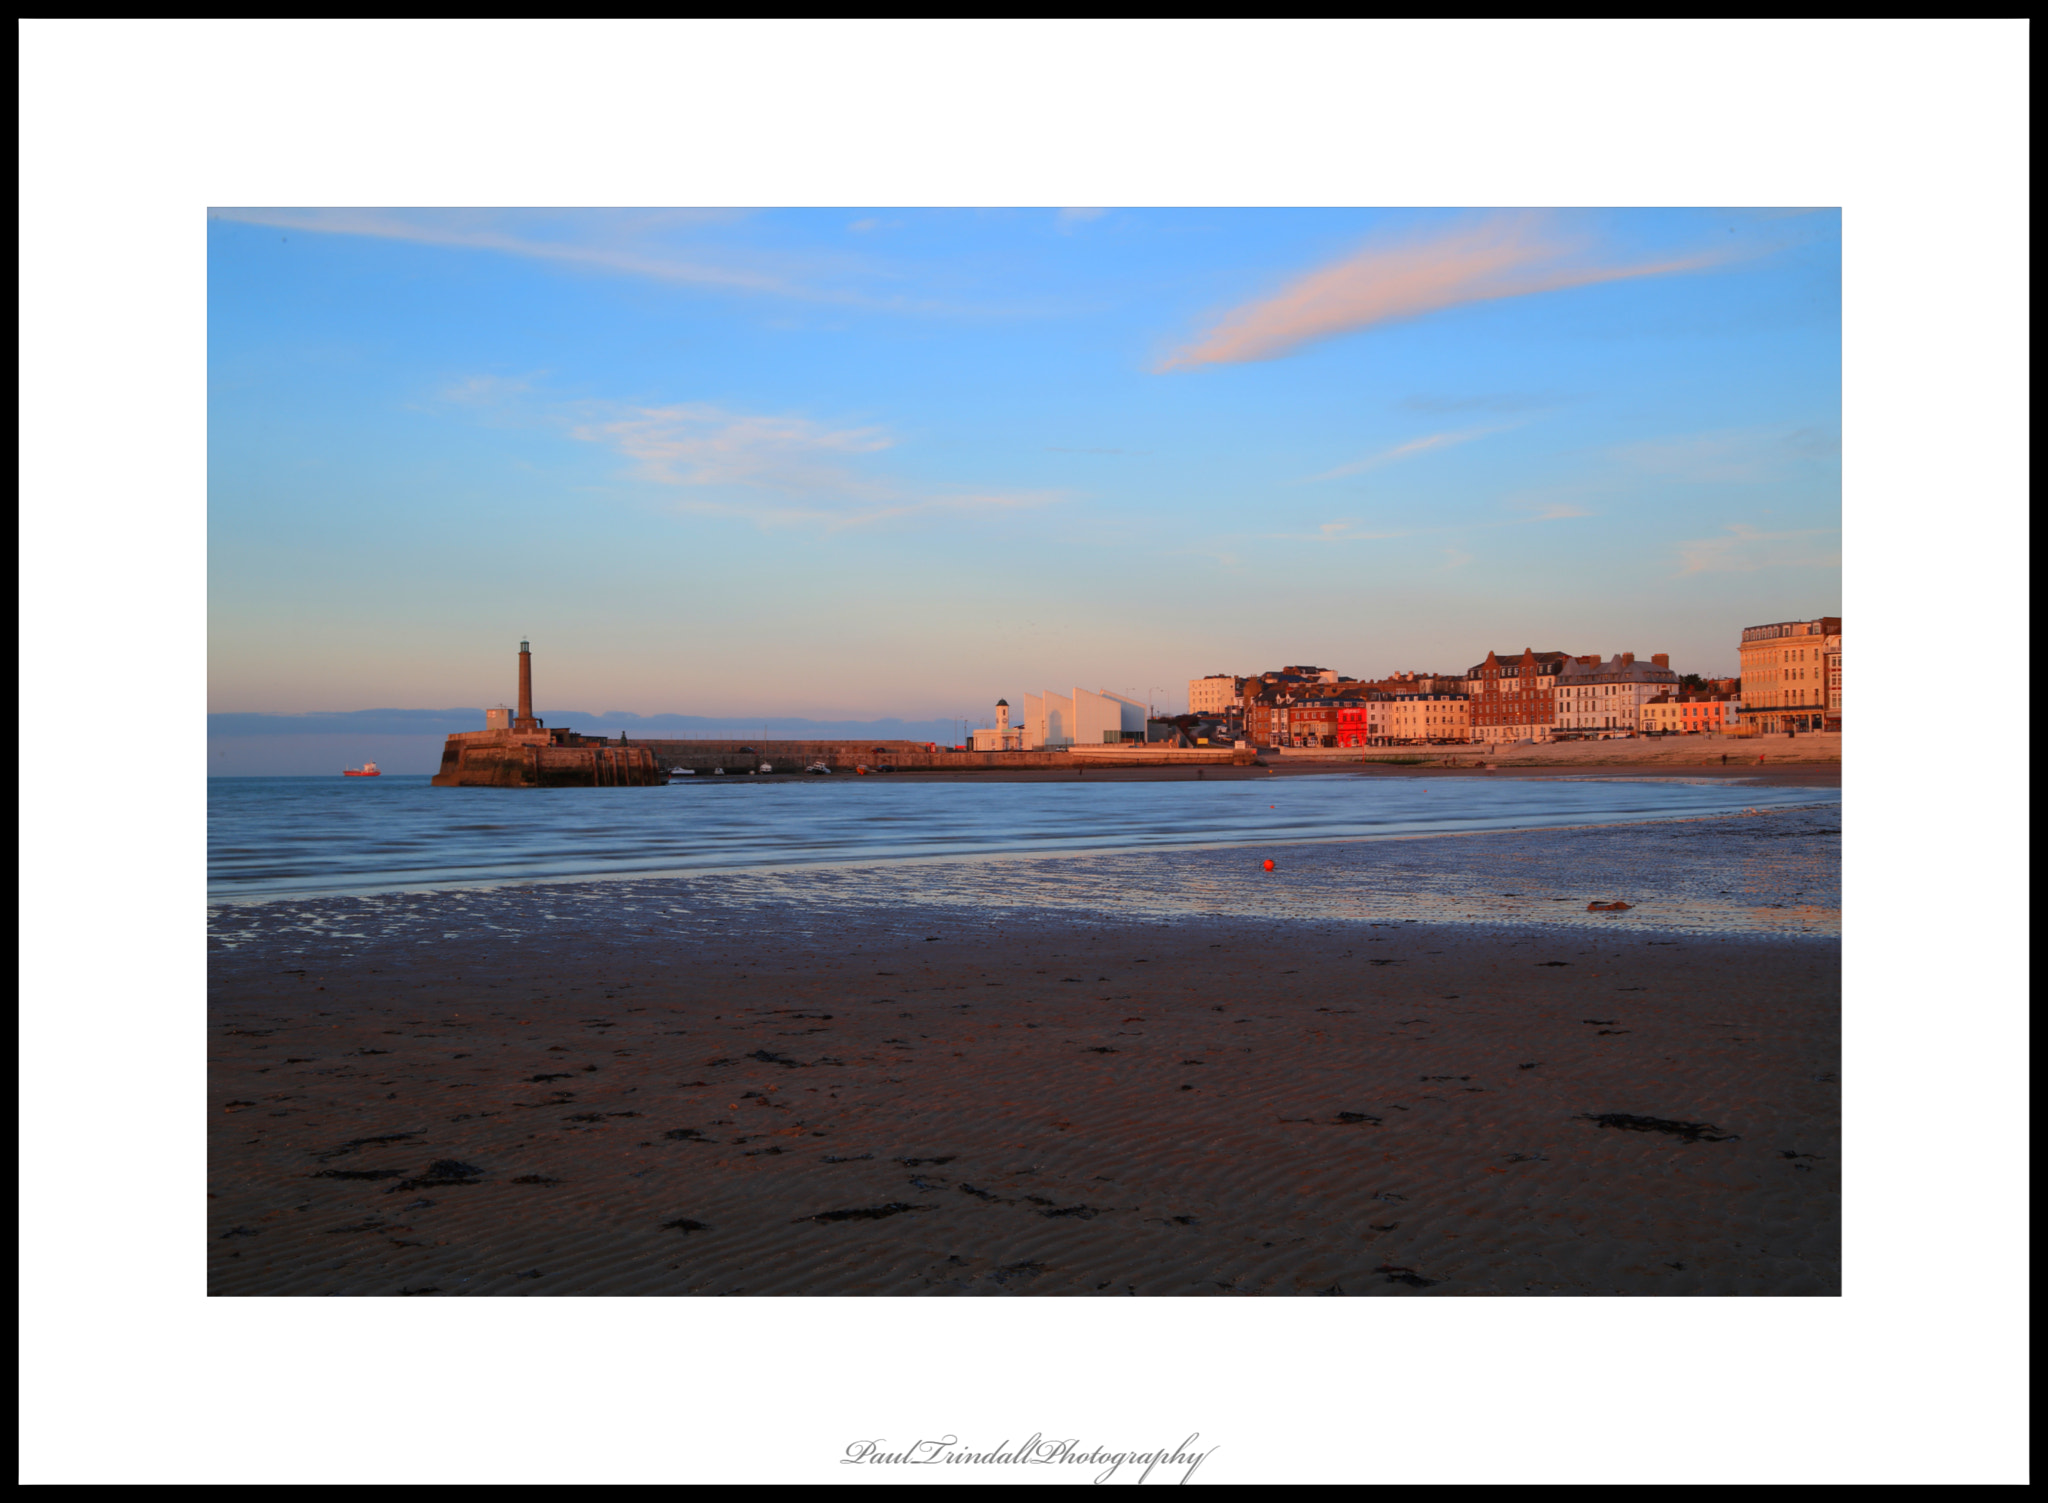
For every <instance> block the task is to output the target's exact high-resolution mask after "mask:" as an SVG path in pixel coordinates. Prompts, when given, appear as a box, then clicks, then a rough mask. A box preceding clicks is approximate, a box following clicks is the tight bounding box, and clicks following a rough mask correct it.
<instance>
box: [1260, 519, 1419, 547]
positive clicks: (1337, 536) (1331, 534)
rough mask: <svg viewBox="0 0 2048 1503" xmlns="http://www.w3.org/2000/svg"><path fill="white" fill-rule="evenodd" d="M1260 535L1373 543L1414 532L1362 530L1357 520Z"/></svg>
mask: <svg viewBox="0 0 2048 1503" xmlns="http://www.w3.org/2000/svg"><path fill="white" fill-rule="evenodd" d="M1259 536H1260V537H1265V538H1284V539H1286V540H1287V541H1289V542H1295V543H1371V542H1380V541H1384V540H1385V539H1387V538H1405V537H1410V536H1413V533H1412V532H1409V531H1402V532H1360V531H1359V530H1358V523H1356V522H1348V521H1347V522H1324V523H1321V524H1320V525H1318V526H1317V528H1316V530H1315V531H1314V532H1262V533H1260V534H1259Z"/></svg>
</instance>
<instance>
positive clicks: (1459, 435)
mask: <svg viewBox="0 0 2048 1503" xmlns="http://www.w3.org/2000/svg"><path fill="white" fill-rule="evenodd" d="M1501 431H1502V429H1501V428H1497V427H1496V428H1466V429H1463V430H1461V431H1459V432H1455V433H1428V434H1424V435H1423V436H1422V437H1421V438H1411V439H1409V440H1408V442H1407V443H1405V444H1396V445H1394V447H1393V448H1391V449H1383V450H1381V451H1380V452H1379V453H1377V454H1368V455H1367V456H1366V457H1365V458H1363V459H1354V460H1353V461H1352V462H1351V463H1350V464H1340V465H1338V466H1337V468H1336V469H1334V470H1325V471H1323V473H1322V474H1320V475H1311V476H1309V477H1308V478H1309V479H1310V480H1335V479H1337V478H1338V477H1340V476H1343V475H1357V474H1360V473H1362V472H1363V471H1366V470H1376V469H1378V468H1379V467H1380V466H1381V465H1383V464H1392V463H1393V462H1394V461H1395V460H1397V459H1410V458H1413V457H1414V456H1415V455H1417V454H1428V453H1430V452H1432V451H1434V450H1437V449H1448V448H1451V447H1452V446H1453V445H1455V444H1465V443H1470V442H1471V441H1472V440H1473V439H1475V438H1484V437H1485V436H1486V435H1487V434H1489V433H1499V432H1501Z"/></svg>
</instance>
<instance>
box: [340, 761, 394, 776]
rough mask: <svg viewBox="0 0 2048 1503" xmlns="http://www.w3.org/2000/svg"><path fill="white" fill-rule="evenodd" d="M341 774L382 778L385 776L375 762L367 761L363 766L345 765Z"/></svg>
mask: <svg viewBox="0 0 2048 1503" xmlns="http://www.w3.org/2000/svg"><path fill="white" fill-rule="evenodd" d="M341 775H342V776H343V777H345V778H381V777H383V776H384V774H383V773H382V772H380V771H378V769H377V764H376V763H375V762H365V763H364V764H363V765H362V766H361V767H344V768H342V770H341Z"/></svg>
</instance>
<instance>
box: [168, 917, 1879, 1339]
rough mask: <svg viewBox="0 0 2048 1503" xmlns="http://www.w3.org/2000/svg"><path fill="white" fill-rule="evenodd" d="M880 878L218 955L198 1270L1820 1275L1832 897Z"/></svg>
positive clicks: (448, 1287) (587, 1277)
mask: <svg viewBox="0 0 2048 1503" xmlns="http://www.w3.org/2000/svg"><path fill="white" fill-rule="evenodd" d="M1596 896H1599V895H1596ZM915 918H916V913H915V910H912V911H911V912H910V915H909V919H906V916H905V914H904V913H903V912H894V913H891V914H890V915H888V916H887V917H886V918H884V917H883V916H880V915H877V916H875V917H874V918H873V920H872V921H863V920H862V919H861V918H860V917H859V916H858V915H840V916H838V917H836V918H835V919H834V920H833V924H832V926H831V930H830V932H829V933H826V934H820V933H817V932H813V933H810V934H807V935H806V936H804V937H803V939H802V940H801V941H800V942H799V941H796V940H791V941H790V942H788V943H784V942H783V941H782V940H781V938H780V937H779V936H778V934H777V933H776V932H774V931H773V929H772V927H771V926H769V925H767V924H765V923H763V924H748V923H744V922H737V923H730V924H727V925H725V926H724V928H723V930H722V932H718V933H710V934H707V933H701V932H700V933H695V934H692V935H689V936H687V937H683V938H675V937H671V936H668V935H665V934H663V933H661V932H659V926H654V925H645V926H643V924H642V923H641V922H639V921H637V920H636V921H634V922H633V923H632V924H630V925H629V924H628V923H627V922H626V921H625V920H623V919H622V920H621V921H620V922H619V923H617V924H616V925H613V926H611V927H610V928H609V929H607V928H606V926H604V925H603V924H601V923H599V922H595V921H591V920H588V919H585V920H583V921H581V922H577V923H572V924H563V923H557V922H552V921H549V920H546V919H542V918H538V917H537V918H536V919H535V920H534V922H533V924H532V926H531V928H530V930H529V932H527V933H525V934H524V935H522V936H521V942H520V943H519V944H518V945H517V947H516V949H510V950H508V948H507V946H506V945H505V943H504V939H503V936H502V934H499V935H495V936H491V937H485V936H482V935H480V934H475V933H463V932H460V931H454V932H450V933H448V934H446V935H444V936H443V939H442V942H440V943H437V944H432V945H428V944H424V943H421V942H419V941H417V940H414V939H412V938H409V937H406V938H400V937H396V936H392V937H386V938H382V939H377V938H372V939H368V940H364V941H362V942H359V943H353V944H349V945H345V946H339V945H325V946H322V945H317V944H313V943H310V942H307V943H300V942H299V941H298V940H294V939H289V938H273V939H270V940H267V941H265V942H263V943H251V944H246V945H244V946H242V947H241V948H239V949H235V950H232V951H221V952H217V953H216V955H215V958H214V977H213V999H212V1013H211V1018H210V1036H209V1045H210V1048H209V1056H210V1069H211V1097H210V1101H209V1106H208V1110H209V1114H210V1119H211V1126H212V1132H213V1147H212V1161H211V1177H210V1181H209V1186H208V1191H209V1196H210V1199H209V1202H208V1204H209V1211H210V1232H209V1250H210V1254H211V1284H210V1287H211V1290H212V1292H213V1293H216V1294H220V1295H287V1294H292V1295H315V1294H317V1295H327V1294H343V1295H376V1296H384V1295H405V1294H412V1295H431V1296H435V1297H446V1296H452V1295H460V1294H501V1295H510V1294H518V1295H543V1294H562V1295H570V1294H585V1295H600V1294H670V1295H682V1294H697V1295H710V1294H738V1295H771V1294H772V1295H787V1294H794V1295H822V1294H889V1295H908V1294H940V1295H954V1294H975V1295H1012V1294H1033V1295H1044V1294H1075V1295H1102V1296H1126V1297H1127V1296H1130V1295H1226V1294H1229V1295H1245V1294H1266V1295H1341V1296H1346V1297H1351V1296H1360V1295H1377V1296H1382V1297H1399V1298H1415V1297H1424V1296H1429V1297H1439V1296H1470V1295H1615V1294H1623V1295H1739V1294H1751V1295H1763V1294H1774V1295H1827V1294H1834V1293H1837V1292H1839V1288H1840V1275H1839V1206H1838V1190H1839V1177H1838V1172H1837V1171H1838V1157H1837V1155H1838V1152H1839V1147H1838V1103H1839V1084H1838V1079H1837V1073H1836V1072H1837V1069H1838V1064H1837V1060H1838V1047H1839V1045H1838V1032H1839V1030H1838V964H1839V946H1838V943H1837V942H1836V941H1835V940H1834V939H1832V938H1828V937H1754V936H1740V937H1738V936H1724V935H1714V934H1698V933H1676V932H1658V931H1654V930H1649V929H1642V928H1635V927H1632V926H1631V924H1630V922H1629V917H1628V916H1627V915H1622V916H1620V917H1619V918H1618V919H1617V920H1616V921H1615V922H1614V924H1613V925H1612V926H1609V927H1602V928H1597V929H1593V928H1586V927H1579V928H1567V927H1551V928H1538V927H1523V928H1513V927H1506V926H1485V925H1471V924H1467V925H1429V924H1419V923H1413V922H1407V923H1402V922H1395V921H1388V922H1384V923H1364V922H1350V923H1337V922H1323V923H1308V922H1294V923H1288V922H1278V921H1272V920H1266V919H1257V920H1254V919H1243V920H1229V919H1223V918H1217V917H1189V918H1186V919H1184V920H1180V921H1159V920H1156V919H1155V920H1137V919H1119V918H1114V917H1112V918H1109V919H1104V920H1098V921H1094V922H1083V921H1080V920H1078V919H1074V918H1072V917H1068V916H1061V915H1044V916H1039V917H1037V918H1030V917H1019V916H1018V915H1015V914H1010V915H1006V916H1003V917H1002V919H1001V921H1000V922H992V923H990V924H989V925H985V926H983V927H981V928H979V929H973V930H970V929H969V928H968V927H966V926H964V925H962V924H959V923H955V922H952V921H950V920H940V919H935V920H934V927H931V928H930V929H929V934H930V936H931V937H929V938H927V937H926V936H925V935H920V934H917V933H915V932H911V933H905V932H904V928H905V924H906V922H909V921H910V920H914V919H915ZM1617 1115H1618V1116H1621V1117H1631V1118H1646V1119H1657V1120H1659V1121H1662V1122H1664V1123H1666V1124H1670V1126H1667V1127H1666V1128H1664V1129H1655V1128H1650V1129H1643V1128H1640V1127H1639V1126H1631V1125H1630V1124H1629V1123H1627V1122H1623V1121H1617V1120H1610V1122H1609V1123H1608V1124H1606V1125H1603V1124H1602V1123H1601V1122H1600V1121H1599V1120H1598V1119H1599V1118H1601V1117H1603V1116H1605V1117H1608V1118H1610V1119H1613V1118H1615V1117H1616V1116H1617ZM1682 1124H1692V1125H1693V1126H1692V1127H1691V1128H1690V1129H1688V1128H1685V1127H1683V1126H1682Z"/></svg>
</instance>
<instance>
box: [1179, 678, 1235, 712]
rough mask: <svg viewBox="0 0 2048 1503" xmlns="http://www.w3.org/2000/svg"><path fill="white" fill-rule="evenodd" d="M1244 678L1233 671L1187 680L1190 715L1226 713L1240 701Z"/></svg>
mask: <svg viewBox="0 0 2048 1503" xmlns="http://www.w3.org/2000/svg"><path fill="white" fill-rule="evenodd" d="M1243 693H1244V680H1243V679H1242V678H1240V677H1238V676H1237V675H1236V674H1234V673H1212V674H1210V675H1209V676H1208V677H1206V678H1191V679H1189V680H1188V713H1189V714H1190V715H1226V714H1228V713H1229V712H1230V711H1231V710H1233V709H1235V708H1236V707H1237V706H1238V704H1239V703H1240V696H1241V695H1242V694H1243Z"/></svg>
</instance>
